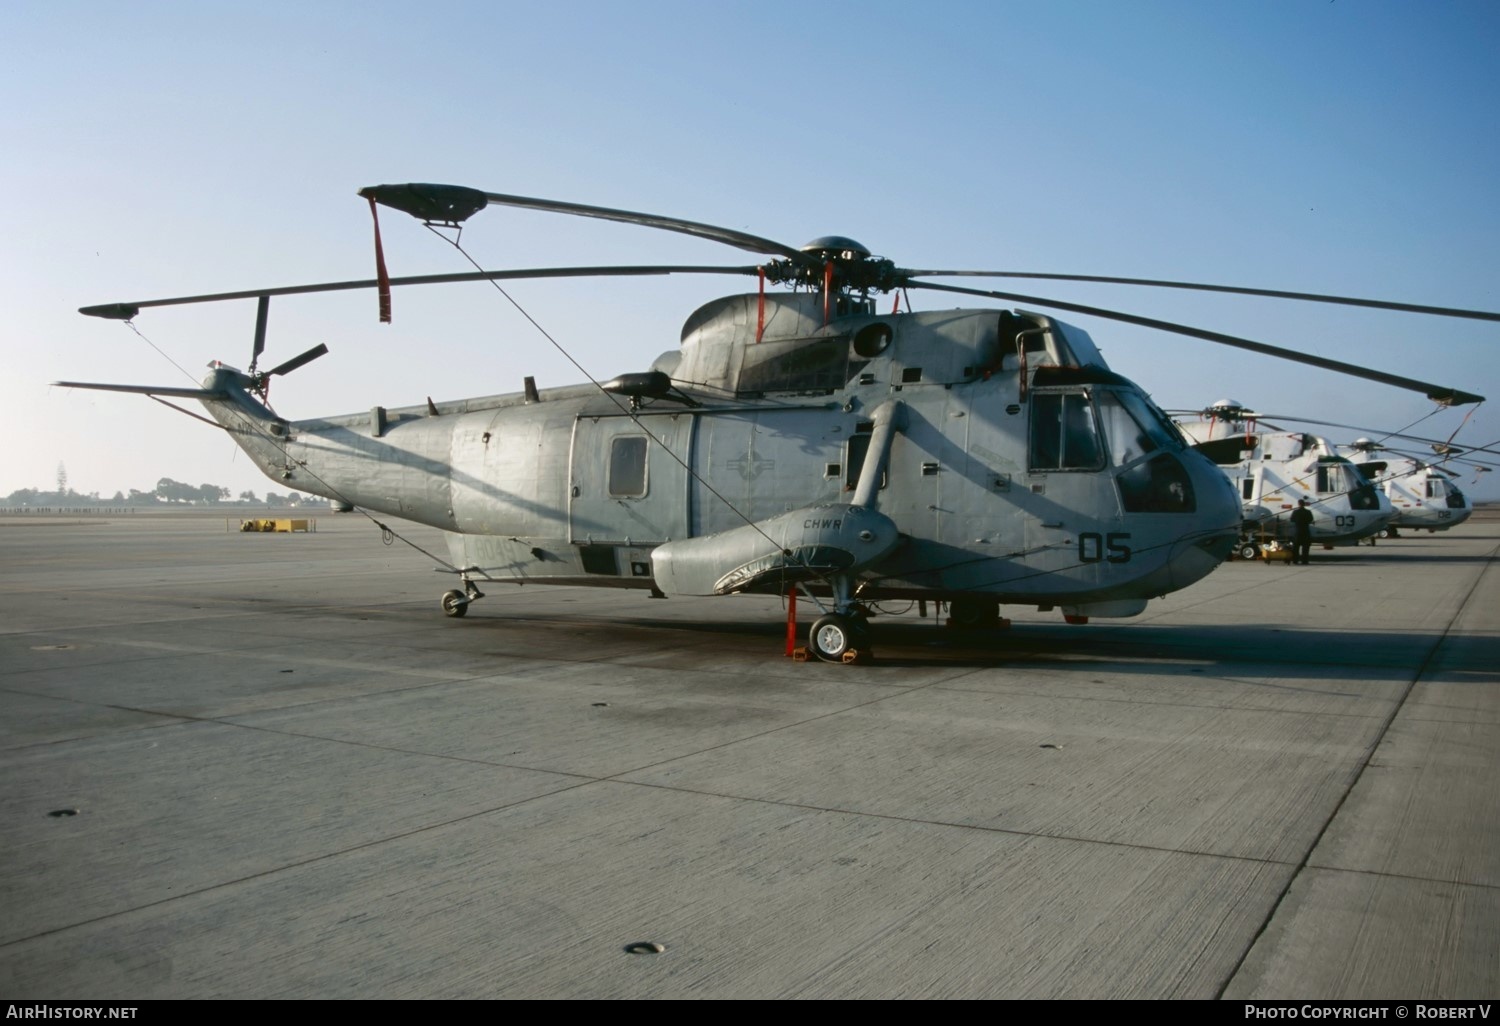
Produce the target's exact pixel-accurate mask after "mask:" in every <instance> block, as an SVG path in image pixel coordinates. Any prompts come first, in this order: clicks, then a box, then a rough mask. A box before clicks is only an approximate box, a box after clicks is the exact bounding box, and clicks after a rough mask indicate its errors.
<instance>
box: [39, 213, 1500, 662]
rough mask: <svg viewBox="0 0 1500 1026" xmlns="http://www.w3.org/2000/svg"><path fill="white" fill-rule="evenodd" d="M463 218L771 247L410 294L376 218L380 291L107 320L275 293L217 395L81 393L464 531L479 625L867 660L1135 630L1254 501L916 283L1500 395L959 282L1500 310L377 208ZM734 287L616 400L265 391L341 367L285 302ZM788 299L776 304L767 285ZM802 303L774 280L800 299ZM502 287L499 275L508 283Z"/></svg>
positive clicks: (1005, 324) (609, 391) (1073, 351)
mask: <svg viewBox="0 0 1500 1026" xmlns="http://www.w3.org/2000/svg"><path fill="white" fill-rule="evenodd" d="M360 195H361V196H363V197H365V198H366V199H367V200H368V201H369V203H370V209H371V212H372V213H375V212H376V210H377V206H385V207H388V208H392V209H395V210H398V211H401V212H404V213H407V214H410V215H412V216H414V217H416V218H418V219H419V220H421V221H423V222H424V223H426V224H428V225H429V226H432V227H435V228H446V229H453V230H455V231H456V230H457V229H458V228H459V227H460V226H461V225H462V224H463V223H464V222H465V221H467V220H468V219H469V218H470V217H472V216H473V215H475V214H477V213H479V212H480V211H481V210H484V209H485V208H486V207H488V206H491V205H500V206H510V207H519V208H528V209H532V210H542V211H552V212H556V213H561V214H571V215H579V216H584V217H591V218H601V219H604V220H609V221H617V222H626V223H631V224H636V225H643V226H647V227H652V228H658V229H665V230H669V231H675V232H680V233H684V234H687V235H691V236H696V237H699V238H704V239H710V240H714V241H717V242H720V243H724V244H726V245H729V246H732V247H736V248H738V249H741V250H745V251H748V252H751V253H754V254H756V256H757V257H758V258H759V260H758V262H756V263H754V264H750V265H747V266H708V267H705V266H625V267H562V268H529V269H521V270H491V271H485V270H481V271H475V272H472V273H470V272H465V273H456V274H448V275H427V276H421V277H406V278H392V277H390V276H389V275H388V273H387V272H386V270H385V266H384V262H383V259H382V256H381V244H380V234H379V222H378V218H377V220H376V225H375V243H376V255H377V275H376V277H375V278H374V279H370V280H361V281H346V282H333V283H326V284H317V285H298V286H291V287H285V288H266V289H252V290H247V291H240V292H231V293H219V294H215V295H203V296H189V297H180V298H176V299H165V300H151V301H138V302H128V303H110V304H105V305H101V306H90V307H85V308H83V309H82V311H81V312H83V313H85V314H89V315H92V316H97V317H105V318H111V319H117V320H125V321H129V320H131V319H133V318H135V317H136V316H137V315H138V314H139V313H140V311H141V310H143V309H146V308H148V307H156V306H169V305H175V304H181V303H200V302H217V301H226V300H242V299H243V300H250V299H253V300H255V301H256V304H257V317H256V324H255V334H254V341H253V345H252V350H251V359H250V365H249V369H248V370H246V371H240V370H237V369H235V368H233V367H230V366H227V365H224V364H221V363H218V362H214V363H211V364H210V365H209V367H210V369H209V372H208V375H207V376H206V377H205V378H204V379H203V381H202V385H201V387H198V388H173V387H155V386H135V385H105V384H89V383H81V382H59V384H64V385H69V386H71V387H79V388H98V389H105V390H113V391H124V392H135V393H142V394H145V395H149V396H152V397H153V398H156V399H158V400H159V401H163V402H165V401H167V400H169V399H172V398H184V399H196V400H198V401H199V402H201V403H202V405H203V406H204V408H205V409H206V410H207V412H208V415H209V417H211V418H212V419H213V421H214V422H216V423H217V424H218V425H219V426H220V427H222V428H223V429H224V430H225V431H227V432H228V433H229V434H230V436H231V437H232V438H233V439H234V440H235V442H236V443H237V444H238V445H239V446H240V447H242V448H243V449H244V450H245V451H246V452H247V453H249V455H250V457H251V458H252V459H253V460H254V461H255V463H256V465H257V466H258V467H259V468H260V469H261V470H262V471H263V472H264V473H265V474H266V475H267V476H268V477H270V478H272V479H273V480H276V481H278V482H282V483H286V484H290V485H292V486H294V487H296V488H298V489H300V490H302V491H304V492H309V493H312V494H316V495H322V496H326V497H327V498H329V499H330V500H331V501H332V502H333V503H335V504H336V508H345V509H347V508H359V509H361V510H362V511H365V512H366V513H367V514H370V515H374V514H384V515H389V516H393V517H400V518H404V519H406V520H410V521H416V522H419V523H422V524H427V525H430V526H432V527H436V528H440V529H442V530H443V531H445V532H447V539H448V543H449V555H450V560H451V562H450V563H449V564H448V565H447V567H446V568H445V569H446V570H447V571H448V572H451V573H453V574H455V575H456V576H457V582H456V583H457V584H458V585H459V587H457V588H454V589H452V590H450V591H448V592H447V593H446V594H445V595H443V596H442V599H441V604H442V608H443V610H444V611H445V612H446V613H447V614H448V615H450V616H462V615H464V614H465V613H466V612H467V611H468V610H469V608H470V606H471V605H473V604H474V603H475V602H476V601H478V600H479V599H480V598H482V597H483V592H482V591H481V590H480V586H481V585H484V586H485V587H489V586H491V585H492V584H498V583H502V582H503V583H518V584H527V583H550V584H568V585H602V586H607V587H617V588H639V589H646V590H650V591H651V592H652V593H653V594H655V595H663V594H664V595H667V596H710V595H725V594H731V593H736V592H759V593H769V594H782V595H790V596H792V601H789V602H788V606H789V612H788V630H789V634H790V631H791V629H792V626H793V624H794V617H795V611H794V610H795V595H796V592H797V591H800V592H801V593H802V594H803V595H804V596H805V597H806V598H808V599H811V600H812V601H814V602H815V603H817V605H818V606H819V608H820V609H821V615H820V616H818V617H817V619H816V620H815V621H814V622H813V624H812V626H811V629H810V631H809V634H808V645H807V647H808V649H809V650H810V651H811V652H812V653H813V654H815V655H816V656H817V657H818V658H821V659H824V660H828V661H843V662H854V661H860V660H861V659H863V658H865V657H868V656H869V654H870V650H871V629H870V627H869V624H868V622H867V617H868V614H869V612H870V610H871V607H872V605H873V604H874V603H877V602H883V601H886V600H897V601H899V600H916V601H917V602H918V603H922V604H925V603H927V602H940V603H947V604H948V607H949V613H950V620H951V622H954V623H958V624H961V625H970V626H980V625H984V624H994V623H997V622H998V616H999V610H1000V606H1001V604H1018V605H1028V606H1035V607H1037V608H1039V609H1041V610H1050V609H1060V610H1061V612H1062V613H1063V615H1064V616H1065V617H1066V618H1067V619H1068V620H1069V621H1071V622H1086V621H1087V618H1089V617H1095V616H1097V617H1126V616H1133V615H1135V614H1138V613H1140V612H1141V611H1142V610H1144V609H1145V607H1146V603H1147V600H1149V599H1151V598H1154V597H1159V596H1162V595H1165V594H1167V593H1168V592H1172V591H1176V590H1178V589H1180V588H1184V587H1186V586H1188V585H1190V584H1192V583H1193V582H1195V581H1197V580H1199V579H1201V578H1202V577H1203V576H1205V575H1206V574H1208V573H1209V572H1210V571H1212V570H1213V569H1214V568H1215V567H1216V566H1218V564H1219V563H1220V562H1222V561H1223V560H1224V559H1225V558H1226V557H1227V556H1228V555H1229V553H1230V552H1231V550H1232V549H1233V548H1234V546H1235V544H1236V541H1237V539H1238V537H1239V534H1240V525H1241V519H1242V517H1241V510H1240V496H1239V495H1238V494H1237V493H1236V492H1235V491H1234V489H1233V488H1232V487H1231V486H1230V484H1229V482H1228V481H1227V480H1226V479H1225V477H1224V475H1223V474H1222V473H1220V472H1219V470H1218V468H1217V467H1216V466H1215V465H1214V464H1213V463H1212V462H1211V461H1210V460H1209V459H1207V458H1206V457H1204V456H1203V455H1201V454H1200V453H1198V452H1196V451H1195V450H1193V449H1192V448H1191V447H1190V446H1189V444H1188V443H1187V441H1186V440H1185V439H1184V438H1183V436H1182V434H1181V432H1179V431H1178V429H1177V427H1176V426H1175V425H1174V424H1173V422H1172V421H1171V419H1170V418H1169V417H1167V416H1166V415H1165V414H1164V413H1162V411H1161V410H1160V409H1158V408H1157V407H1156V406H1155V405H1154V404H1153V403H1152V401H1151V400H1150V398H1148V396H1147V395H1146V393H1145V392H1144V391H1143V390H1142V389H1140V388H1139V387H1138V386H1136V385H1135V384H1134V383H1132V382H1131V381H1128V380H1127V379H1125V378H1124V377H1122V376H1121V375H1119V374H1117V373H1115V372H1114V371H1111V370H1110V369H1109V367H1108V365H1107V364H1106V363H1105V361H1104V358H1103V357H1102V356H1101V355H1100V353H1099V350H1098V349H1097V348H1096V347H1095V345H1094V343H1093V341H1092V339H1091V338H1090V337H1089V335H1088V333H1087V332H1085V331H1084V330H1082V329H1081V328H1078V327H1076V326H1074V325H1071V324H1067V323H1064V322H1063V321H1061V320H1058V319H1057V318H1055V317H1054V316H1052V315H1051V314H1047V313H1039V312H1033V311H1032V310H1030V309H994V308H982V309H950V310H932V311H912V310H911V309H910V302H909V301H908V303H907V310H906V311H905V312H897V308H895V307H893V308H892V310H891V312H881V311H880V310H878V309H877V306H876V300H877V297H878V296H881V295H888V294H891V293H893V292H894V293H897V295H898V297H899V296H902V295H907V296H909V292H910V290H919V289H920V290H927V291H935V292H940V293H944V294H948V295H954V294H956V295H962V296H975V297H981V298H984V299H987V300H1003V301H1007V302H1012V303H1020V304H1025V305H1026V306H1028V307H1042V308H1048V309H1056V310H1064V311H1072V312H1076V313H1081V314H1085V315H1088V316H1093V317H1100V318H1105V319H1111V320H1115V321H1123V322H1127V323H1132V324H1138V325H1143V326H1146V327H1152V328H1156V329H1159V330H1163V331H1169V332H1175V333H1177V334H1182V335H1187V336H1191V337H1196V338H1200V339H1206V340H1208V341H1213V342H1218V343H1221V344H1226V345H1231V346H1236V347H1239V348H1242V349H1249V350H1252V351H1256V352H1260V353H1265V354H1268V355H1273V356H1279V357H1282V358H1285V359H1290V360H1295V361H1298V362H1300V363H1304V364H1312V365H1314V366H1319V367H1323V368H1326V369H1331V370H1336V371H1342V372H1344V373H1349V374H1354V375H1356V376H1360V377H1365V378H1370V379H1373V380H1377V381H1382V382H1385V383H1387V384H1392V385H1398V386H1401V387H1405V388H1412V389H1416V390H1418V391H1421V392H1423V393H1425V394H1427V395H1428V396H1429V397H1431V398H1433V399H1434V400H1435V401H1437V402H1440V403H1446V404H1453V403H1468V402H1477V401H1479V400H1480V399H1481V397H1480V396H1477V395H1473V394H1471V393H1468V392H1463V391H1460V390H1458V389H1454V388H1447V387H1443V386H1439V385H1433V384H1429V383H1425V382H1421V381H1416V380H1414V379H1411V378H1404V377H1399V376H1396V375H1391V374H1385V373H1383V372H1379V371H1373V370H1370V369H1367V368H1363V367H1358V366H1355V365H1352V364H1346V363H1341V362H1339V361H1335V360H1329V359H1326V358H1323V357H1318V356H1312V355H1308V354H1302V353H1298V352H1295V351H1292V350H1289V349H1283V348H1280V347H1277V346H1272V345H1267V344H1265V343H1261V342H1256V341H1252V340H1249V339H1243V338H1236V337H1233V336H1229V335H1224V334H1221V333H1218V332H1212V331H1206V330H1203V329H1199V328H1193V327H1190V326H1187V325H1181V324H1173V323H1170V322H1166V321H1159V320H1155V319H1152V318H1145V317H1140V316H1137V315H1134V314H1128V313H1123V312H1120V311H1112V310H1105V309H1101V308H1097V307H1091V306H1083V305H1079V304H1073V303H1067V302H1061V301H1057V300H1049V299H1043V298H1039V297H1035V296H1026V295H1018V294H1015V293H1008V292H1000V291H993V290H989V289H982V288H971V287H967V286H963V285H955V284H945V283H940V282H936V281H932V280H930V279H933V278H942V277H949V278H952V277H994V278H1005V277H1018V278H1020V277H1029V278H1040V279H1056V280H1085V281H1107V282H1114V283H1121V284H1135V285H1151V286H1158V287H1174V288H1194V289H1206V290H1210V291H1228V292H1238V293H1247V294H1253V295H1268V296H1275V297H1280V298H1287V299H1301V300H1308V301H1315V302H1329V303H1342V304H1346V305H1357V306H1373V307H1378V308H1383V309H1394V310H1406V311H1414V312H1420V313H1429V314H1442V315H1448V316H1460V317H1471V318H1481V319H1488V320H1500V314H1493V313H1486V312H1482V311H1466V310H1452V309H1448V308H1435V307H1416V306H1411V305H1409V304H1400V303H1390V302H1385V301H1378V300H1361V299H1352V298H1348V297H1336V296H1319V295H1312V294H1303V293H1285V292H1272V291H1268V290H1255V289H1243V288H1235V287H1224V286H1212V285H1201V284H1193V283H1181V282H1163V281H1154V280H1142V279H1123V278H1096V277H1087V276H1077V275H1060V274H1044V273H1032V272H1000V271H959V270H919V269H910V268H902V267H898V266H897V265H896V264H895V263H894V262H892V261H890V260H887V259H883V258H878V257H875V256H872V255H871V253H870V251H869V250H868V249H866V248H865V247H864V246H862V245H860V244H859V243H857V242H854V241H853V240H851V239H847V238H843V237H839V236H829V237H825V238H820V239H817V240H815V241H813V242H811V243H809V244H808V245H806V246H803V247H801V248H796V247H792V246H788V245H784V244H782V243H779V242H775V241H772V240H769V239H764V238H760V237H757V236H754V235H750V234H747V233H745V232H741V231H737V230H734V229H729V228H721V227H716V226H713V225H707V224H701V223H698V222H693V221H685V220H681V219H678V218H672V217H664V216H659V215H654V214H643V213H635V212H631V211H625V210H616V209H612V208H606V207H595V206H587V205H583V204H578V203H571V202H560V201H552V200H542V199H533V198H528V197H521V196H511V195H505V194H499V193H486V192H481V191H479V190H475V189H469V188H464V187H460V186H447V185H423V184H408V185H381V186H373V187H370V188H367V189H363V190H361V193H360ZM665 274H721V275H722V274H728V275H744V276H749V277H751V278H755V279H758V283H759V285H758V289H757V290H756V291H753V292H749V293H747V294H741V295H731V296H726V297H724V298H721V299H715V300H712V301H711V302H708V303H706V304H705V305H703V306H701V307H700V308H699V309H698V310H696V311H694V312H693V313H692V314H691V315H690V316H689V317H688V318H687V321H686V323H685V324H684V326H683V330H682V337H681V343H680V345H679V346H678V347H677V348H675V349H672V350H670V351H668V352H666V353H664V354H662V355H661V356H660V357H658V358H657V359H656V361H655V362H654V363H652V364H651V365H650V367H649V369H645V370H636V371H635V372H633V373H626V374H621V375H620V376H618V377H615V378H613V379H612V380H609V381H606V382H602V383H592V382H591V383H589V384H583V385H576V386H572V387H562V388H550V389H537V388H536V387H535V386H534V384H533V383H532V382H531V381H530V380H529V379H528V380H527V381H526V383H525V385H526V387H525V388H524V389H523V391H521V392H517V393H513V394H506V395H495V396H489V397H485V398H477V399H465V400H459V401H453V402H442V403H434V402H433V401H432V400H431V399H429V400H428V401H427V403H426V404H424V405H416V406H410V407H405V408H399V409H387V408H385V407H381V406H375V407H373V408H372V409H369V410H367V411H364V412H359V413H354V414H349V415H345V416H333V417H320V418H314V419H308V420H289V419H287V418H284V417H282V416H281V415H280V414H279V413H277V412H276V411H275V410H274V409H272V407H271V406H270V404H269V401H268V389H269V385H270V382H271V380H272V379H273V378H274V377H276V376H278V375H283V374H287V373H290V372H291V371H293V370H296V369H297V368H299V367H301V366H303V365H304V364H306V363H308V362H309V361H311V360H313V359H316V358H317V357H319V356H321V355H323V353H324V352H326V351H327V350H326V347H325V346H318V347H316V348H314V349H311V350H309V351H307V352H305V353H303V354H301V355H299V356H297V357H294V358H292V359H291V360H288V361H286V362H285V363H283V364H280V365H279V366H276V367H274V368H272V369H270V370H265V371H262V370H258V369H257V368H258V364H259V360H260V356H261V354H262V352H263V350H264V346H265V339H266V325H267V316H268V310H269V304H270V300H271V299H272V298H273V297H280V296H287V295H294V294H305V293H317V292H328V291H338V290H345V289H365V288H368V289H376V290H378V292H379V294H380V298H381V304H382V308H383V319H388V316H389V297H390V289H391V288H392V287H397V286H409V285H420V284H438V283H454V282H461V281H488V282H491V283H499V282H501V281H505V280H511V279H528V278H557V277H591V276H605V275H665ZM768 286H769V287H771V288H770V289H768ZM778 286H779V287H789V288H790V291H779V290H777V289H776V287H778ZM495 287H497V288H498V287H500V286H499V285H498V284H495Z"/></svg>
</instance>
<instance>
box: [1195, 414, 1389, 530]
mask: <svg viewBox="0 0 1500 1026" xmlns="http://www.w3.org/2000/svg"><path fill="white" fill-rule="evenodd" d="M1200 415H1201V417H1202V419H1200V420H1186V419H1179V421H1178V424H1179V426H1180V427H1181V428H1182V430H1183V433H1184V434H1185V435H1187V437H1188V438H1189V439H1190V440H1191V441H1192V443H1193V445H1194V447H1195V448H1197V450H1198V451H1199V452H1201V453H1203V454H1204V455H1205V456H1207V457H1208V458H1209V459H1211V460H1213V461H1214V462H1215V463H1217V464H1218V465H1219V469H1220V470H1222V471H1223V472H1224V476H1225V477H1226V478H1227V479H1228V480H1229V483H1230V484H1231V485H1233V486H1234V489H1235V492H1236V493H1237V494H1238V495H1239V497H1240V501H1241V502H1242V503H1243V509H1244V524H1243V534H1242V535H1241V538H1240V548H1239V555H1240V557H1241V558H1242V559H1254V558H1256V557H1257V556H1258V555H1260V554H1261V552H1262V551H1263V550H1266V549H1270V550H1273V551H1274V550H1276V549H1281V548H1287V547H1289V546H1290V543H1291V539H1292V533H1293V529H1292V524H1291V512H1292V510H1294V509H1296V508H1297V503H1298V501H1299V500H1302V499H1306V500H1307V504H1308V508H1309V509H1310V510H1311V511H1312V515H1313V522H1312V528H1311V534H1312V540H1313V541H1315V542H1319V543H1321V544H1324V545H1348V544H1353V543H1355V542H1357V541H1359V540H1360V539H1362V538H1368V537H1371V536H1373V535H1375V534H1378V533H1379V532H1380V531H1382V530H1383V529H1384V528H1385V526H1386V525H1387V524H1389V523H1390V522H1391V520H1392V518H1393V517H1394V516H1395V515H1396V514H1395V510H1394V508H1393V507H1392V505H1391V501H1390V499H1388V498H1387V497H1386V495H1385V493H1384V492H1382V491H1380V490H1379V489H1377V488H1376V487H1375V485H1373V484H1372V483H1371V482H1370V481H1369V480H1368V479H1366V477H1365V476H1364V474H1363V473H1361V472H1360V470H1359V468H1358V467H1357V466H1356V465H1355V464H1354V463H1352V462H1351V461H1350V460H1349V459H1347V458H1346V457H1344V456H1341V455H1339V453H1338V452H1337V450H1336V449H1335V447H1334V446H1333V444H1332V443H1330V442H1329V441H1328V440H1327V439H1325V438H1321V437H1319V436H1317V435H1312V434H1307V433H1304V432H1301V431H1283V430H1280V429H1277V428H1270V427H1269V425H1262V424H1258V423H1257V415H1256V414H1255V413H1254V412H1253V411H1251V410H1249V409H1247V408H1246V407H1245V406H1244V405H1242V404H1241V403H1239V402H1237V401H1235V400H1233V399H1221V400H1219V401H1218V402H1216V403H1214V404H1213V405H1212V406H1210V407H1208V408H1207V409H1205V410H1202V411H1200ZM1178 416H1179V418H1181V417H1182V414H1181V412H1179V413H1178Z"/></svg>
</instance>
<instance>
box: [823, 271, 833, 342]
mask: <svg viewBox="0 0 1500 1026" xmlns="http://www.w3.org/2000/svg"><path fill="white" fill-rule="evenodd" d="M832 293H833V261H832V260H830V261H828V263H826V264H824V265H823V326H824V327H825V328H826V327H827V326H828V300H829V296H830V295H831V294H832Z"/></svg>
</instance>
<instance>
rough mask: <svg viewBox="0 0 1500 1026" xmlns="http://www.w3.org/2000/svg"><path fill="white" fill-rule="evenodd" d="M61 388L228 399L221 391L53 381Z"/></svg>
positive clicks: (166, 386)
mask: <svg viewBox="0 0 1500 1026" xmlns="http://www.w3.org/2000/svg"><path fill="white" fill-rule="evenodd" d="M52 383H53V384H54V385H60V386H62V387H63V388H91V389H93V390H95V391H97V392H129V393H131V394H132V395H151V396H157V395H169V396H172V397H173V398H174V399H228V398H229V393H228V392H225V391H224V390H223V389H207V388H176V387H174V386H172V385H107V384H102V383H100V382H95V381H54V382H52Z"/></svg>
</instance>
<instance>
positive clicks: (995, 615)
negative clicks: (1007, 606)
mask: <svg viewBox="0 0 1500 1026" xmlns="http://www.w3.org/2000/svg"><path fill="white" fill-rule="evenodd" d="M999 622H1000V603H998V602H991V601H989V600H987V599H972V598H958V599H954V600H953V601H952V602H949V603H948V623H949V624H951V625H952V626H954V627H957V628H958V629H959V630H962V631H971V630H978V629H979V628H981V627H994V626H996V625H997V624H999Z"/></svg>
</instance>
